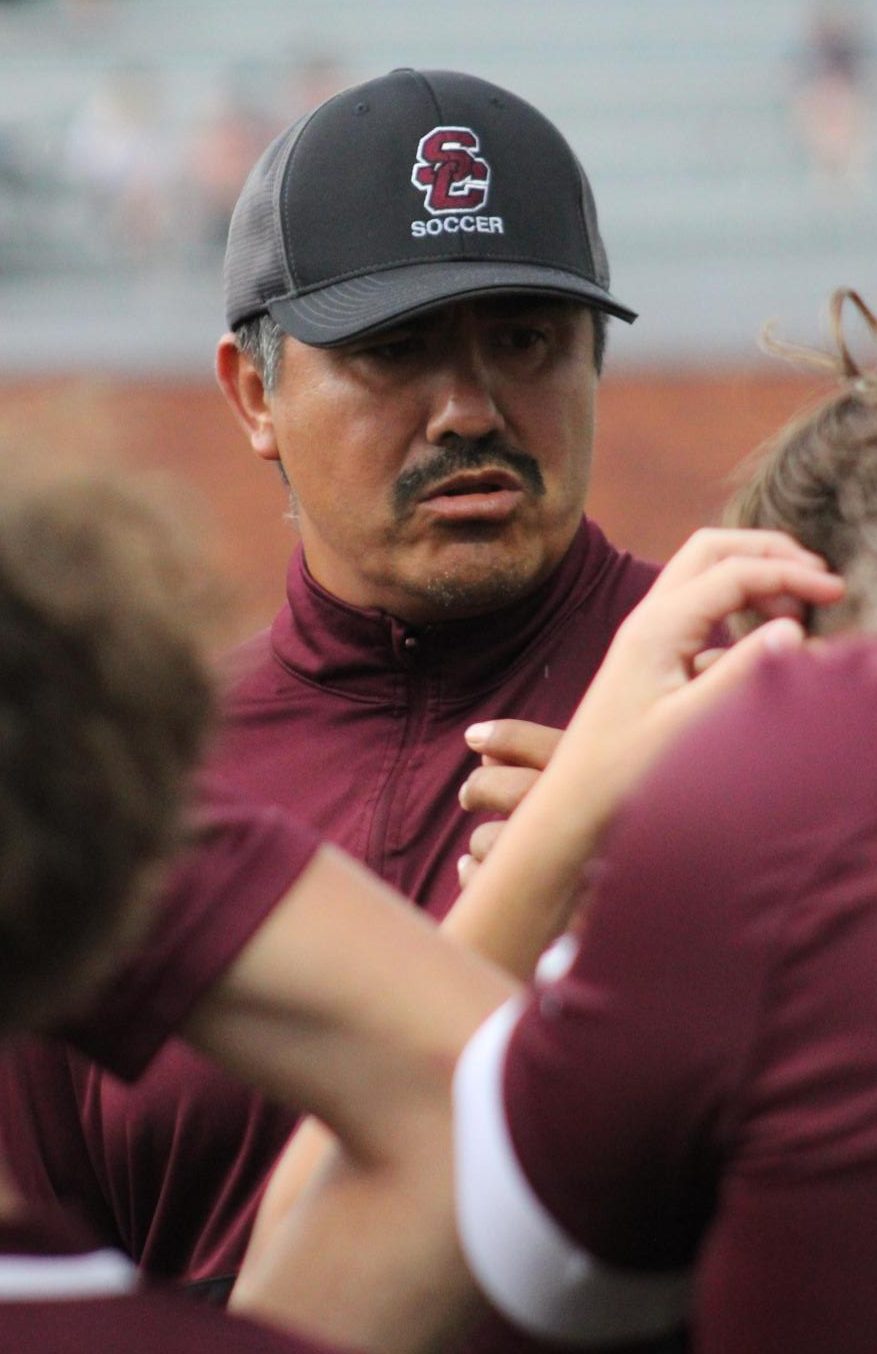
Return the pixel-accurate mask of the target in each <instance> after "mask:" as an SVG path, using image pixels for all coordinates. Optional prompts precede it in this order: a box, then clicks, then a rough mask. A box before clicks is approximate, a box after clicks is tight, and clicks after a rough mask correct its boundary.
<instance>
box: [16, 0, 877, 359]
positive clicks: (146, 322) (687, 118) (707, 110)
mask: <svg viewBox="0 0 877 1354" xmlns="http://www.w3.org/2000/svg"><path fill="white" fill-rule="evenodd" d="M813 8H814V6H813V5H812V4H811V3H808V2H807V0H707V2H706V3H704V0H661V3H660V4H655V3H654V0H612V3H608V4H607V3H605V0H541V3H538V4H534V3H533V0H481V3H475V4H473V3H472V0H444V3H442V4H441V5H438V6H413V5H411V4H410V3H407V0H369V3H367V4H366V3H363V0H331V3H328V2H327V3H316V2H315V0H308V2H307V3H306V2H305V0H17V3H14V4H0V309H2V313H3V315H4V323H3V324H2V326H0V344H2V351H0V359H2V361H3V363H4V366H5V368H6V370H7V371H10V370H19V371H26V370H29V369H31V368H32V367H33V366H34V365H36V366H37V367H40V368H43V367H45V366H47V365H48V366H50V367H51V366H54V365H58V364H60V365H61V366H62V367H69V366H71V365H73V366H76V367H82V366H89V365H94V366H98V367H102V368H106V367H107V366H108V365H109V366H112V367H116V368H123V369H125V368H128V369H132V370H139V371H146V370H153V371H160V370H163V369H164V370H172V371H175V372H180V371H185V370H188V371H191V372H198V371H204V370H205V369H206V368H207V367H209V363H210V353H211V349H212V343H213V340H214V337H215V335H216V333H217V331H218V329H219V327H220V326H221V309H220V297H219V257H220V251H219V248H218V246H217V238H218V236H219V235H221V229H220V226H221V219H222V217H221V204H220V206H219V207H218V208H217V206H216V203H215V202H213V200H212V199H211V197H210V194H211V193H213V194H214V196H216V194H218V193H219V192H220V191H222V192H228V191H230V189H229V184H228V183H219V184H217V183H216V182H215V180H216V178H217V169H216V160H215V158H214V160H212V161H211V158H210V156H211V154H212V155H213V156H214V157H216V156H219V157H220V162H221V163H225V164H226V165H227V175H226V177H227V178H231V179H233V178H234V175H235V174H236V173H237V172H238V171H237V166H238V165H239V164H242V163H245V162H246V159H247V158H249V150H248V144H247V141H246V136H247V135H248V136H250V138H251V140H252V144H253V145H256V144H259V143H260V140H264V139H267V135H268V133H269V131H270V130H271V129H272V128H273V127H274V126H276V125H278V124H282V123H283V122H285V121H286V120H288V118H289V117H290V116H293V115H294V114H295V113H296V112H297V111H298V110H299V108H300V107H302V106H303V105H306V102H307V100H308V99H309V98H314V97H318V96H319V95H320V94H322V93H323V92H324V91H325V90H328V89H331V88H333V87H336V86H337V85H339V84H346V83H351V82H354V81H357V80H359V79H363V78H367V77H369V76H371V75H374V74H378V73H380V72H381V71H383V70H386V69H388V68H390V67H392V66H394V65H402V64H411V65H422V66H430V65H433V66H449V67H455V68H458V69H468V70H472V71H476V72H478V73H480V74H483V75H485V76H487V77H489V78H492V79H495V80H496V81H498V82H499V83H505V84H507V85H509V86H510V87H512V88H514V89H516V90H517V91H519V92H520V93H522V94H524V95H525V96H527V97H529V98H531V99H532V100H533V101H534V102H535V103H537V104H538V105H539V106H540V107H542V108H543V109H545V111H546V112H548V113H549V114H550V115H551V116H552V117H553V118H554V119H555V121H556V122H558V124H559V125H560V126H561V127H562V128H563V130H564V131H565V132H566V134H567V135H568V136H569V138H570V140H571V141H572V142H573V144H574V145H575V146H576V148H577V149H578V151H579V153H580V155H581V158H582V160H583V162H584V163H585V165H586V167H587V169H588V171H589V173H590V175H591V177H592V180H593V183H594V185H595V189H596V193H597V197H598V202H599V205H600V209H601V215H602V221H603V227H604V233H605V235H606V238H607V241H608V244H609V248H610V255H611V258H612V263H613V272H614V286H615V289H616V291H617V292H618V294H619V295H621V296H623V297H624V299H625V300H627V301H629V302H630V303H631V304H633V305H635V306H637V307H638V308H639V310H640V312H641V318H640V320H639V322H638V323H637V325H636V326H635V327H634V329H633V330H632V331H631V332H630V334H628V333H622V332H621V331H620V329H619V332H618V334H617V335H616V336H615V341H614V343H613V352H612V361H613V364H616V363H622V364H623V363H634V364H643V363H649V364H660V365H667V364H675V363H677V362H679V361H680V360H681V361H695V362H697V361H701V362H702V361H704V360H707V361H713V360H716V359H722V358H739V357H740V356H745V355H746V354H752V353H753V352H754V336H755V334H756V332H757V330H758V327H759V325H760V323H761V322H762V320H763V319H764V318H765V317H766V316H767V315H778V316H780V317H781V319H782V321H783V323H784V325H785V326H786V327H788V328H789V329H790V330H791V331H792V332H794V333H795V334H796V336H797V337H807V336H808V335H809V334H810V333H811V332H812V331H813V329H814V317H815V315H816V314H817V311H818V309H819V306H820V304H821V302H822V300H823V298H824V296H825V295H826V293H827V292H828V290H829V289H830V288H831V287H832V286H835V285H837V284H839V283H842V282H843V283H847V284H851V285H858V286H860V287H861V288H862V289H863V290H864V291H866V292H868V293H870V294H871V295H872V296H873V295H874V293H875V292H877V250H875V243H874V242H875V239H877V230H875V226H877V154H875V156H874V158H872V159H871V161H870V163H867V162H866V163H865V164H864V165H863V166H862V169H861V172H859V173H858V174H857V175H856V177H855V181H853V179H852V177H851V178H850V179H849V180H846V179H844V180H841V179H837V180H828V179H826V178H825V176H820V175H819V174H818V173H816V172H814V167H813V165H812V164H811V163H810V162H809V161H808V156H807V152H806V147H805V146H804V145H803V144H802V142H801V140H800V138H799V137H798V136H797V135H796V129H795V126H794V123H793V119H792V117H791V115H790V114H791V101H792V96H793V89H794V80H795V68H796V62H797V61H798V56H799V52H800V49H801V47H802V44H803V43H804V41H805V40H806V36H807V24H808V19H809V16H810V14H811V12H812V11H813ZM858 12H860V13H861V14H862V15H863V16H864V17H867V15H868V14H869V13H870V7H869V6H867V5H865V4H864V3H862V4H860V5H859V6H858ZM873 36H874V35H873V34H870V35H868V34H867V32H866V45H867V42H868V41H870V40H873ZM865 56H866V58H867V60H869V61H870V63H871V67H870V69H871V83H870V86H866V92H867V91H870V95H871V97H870V99H869V101H868V103H867V116H868V119H869V128H868V130H869V132H870V133H871V134H872V140H873V141H875V142H877V135H873V134H874V133H875V131H877V95H875V94H874V89H875V84H877V80H875V76H874V62H873V55H872V53H871V50H870V48H869V49H868V51H867V52H866V53H865ZM230 128H236V129H237V132H238V133H239V135H238V138H237V141H236V142H235V143H234V144H229V138H230ZM223 132H224V134H225V136H226V142H225V143H223V142H222V141H221V139H220V138H221V136H222V134H223ZM211 134H214V135H215V136H216V138H217V139H216V143H215V145H214V146H213V147H212V149H211V150H210V151H208V150H206V149H205V144H206V138H207V137H208V136H209V135H211ZM223 146H224V149H223ZM223 155H224V156H225V161H224V162H223V161H222V158H221V157H222V156H223ZM198 164H201V165H204V166H208V168H207V169H206V170H205V175H204V176H202V175H201V174H200V173H199V172H197V170H196V168H195V166H197V165H198ZM211 164H212V165H213V170H212V171H211V170H210V169H209V166H210V165H211ZM211 172H212V173H213V179H211V180H210V181H209V182H207V183H205V182H203V181H202V178H203V177H205V176H206V177H207V178H208V179H210V173H211ZM219 177H220V178H221V177H222V176H221V173H220V174H219ZM232 195H233V191H232Z"/></svg>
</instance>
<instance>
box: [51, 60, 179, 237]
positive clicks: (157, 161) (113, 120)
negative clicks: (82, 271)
mask: <svg viewBox="0 0 877 1354" xmlns="http://www.w3.org/2000/svg"><path fill="white" fill-rule="evenodd" d="M165 108H166V100H165V98H164V91H163V90H162V88H161V85H160V82H159V81H158V79H157V78H156V76H155V74H154V73H153V72H152V71H151V70H149V69H147V68H146V67H141V66H124V67H117V68H115V69H113V70H111V71H110V72H109V74H108V76H107V77H106V79H105V80H104V81H103V83H101V84H99V85H98V86H97V88H96V89H95V90H94V92H93V94H92V95H91V96H90V97H89V98H88V99H87V100H86V102H85V103H84V104H83V105H82V107H81V108H80V109H79V111H78V113H77V114H76V116H75V117H74V118H73V121H72V123H71V125H70V128H69V131H68V134H67V139H66V145H65V166H66V169H67V172H68V174H69V176H70V178H71V179H72V180H73V181H74V183H78V184H80V185H81V186H82V187H83V188H84V189H86V190H87V191H88V192H89V193H90V195H91V198H92V203H93V206H94V208H95V217H96V221H97V223H98V224H99V225H100V226H102V227H103V229H104V230H105V231H106V234H107V236H108V239H107V243H108V244H109V245H110V246H111V247H112V248H113V249H114V250H118V251H119V253H120V254H121V255H122V256H123V257H126V258H130V259H133V260H135V261H138V260H140V261H142V260H143V259H144V258H145V257H147V258H148V257H149V256H150V255H151V254H153V253H157V252H158V249H159V246H160V244H161V242H162V241H163V239H164V238H165V236H166V235H167V233H168V228H169V224H170V217H171V202H170V185H171V183H172V180H173V178H174V175H175V172H176V169H175V156H174V154H173V147H172V145H171V144H170V139H169V138H167V137H165V136H163V134H162V124H163V120H164V116H165Z"/></svg>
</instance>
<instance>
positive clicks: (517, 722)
mask: <svg viewBox="0 0 877 1354" xmlns="http://www.w3.org/2000/svg"><path fill="white" fill-rule="evenodd" d="M560 735H561V730H560V729H552V728H549V727H548V725H546V724H534V723H532V722H531V721H530V720H526V719H494V720H491V721H489V722H487V723H484V724H472V725H471V726H470V727H469V728H468V729H467V730H466V732H465V734H464V735H463V736H464V737H465V739H466V742H467V743H468V745H469V747H470V748H471V749H472V751H473V752H480V753H481V755H482V758H483V759H484V761H485V765H488V764H493V763H496V762H503V763H506V764H508V765H510V766H529V767H533V768H534V769H535V770H537V771H542V770H543V769H544V768H545V766H547V764H548V759H549V757H550V756H551V754H552V752H553V751H554V749H555V747H556V746H557V743H558V741H559V739H560Z"/></svg>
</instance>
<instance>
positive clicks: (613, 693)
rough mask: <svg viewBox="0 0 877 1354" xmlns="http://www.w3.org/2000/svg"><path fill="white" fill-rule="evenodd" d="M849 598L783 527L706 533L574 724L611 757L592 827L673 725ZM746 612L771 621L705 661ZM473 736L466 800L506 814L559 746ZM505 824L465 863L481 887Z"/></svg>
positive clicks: (673, 572) (682, 559)
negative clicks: (823, 610)
mask: <svg viewBox="0 0 877 1354" xmlns="http://www.w3.org/2000/svg"><path fill="white" fill-rule="evenodd" d="M842 594H843V581H842V580H841V579H840V578H838V577H837V576H836V575H834V574H831V573H829V571H828V569H827V566H826V565H825V562H824V561H823V560H821V559H820V558H819V557H818V556H816V555H814V554H812V553H811V552H810V551H808V550H805V549H804V548H803V547H802V546H800V545H798V544H797V542H795V541H793V540H792V539H791V538H790V537H788V536H786V535H785V534H783V533H782V532H773V531H754V530H724V529H718V528H716V529H703V530H701V531H698V532H696V533H695V534H694V535H693V536H692V537H691V538H690V539H689V540H688V541H687V542H686V543H685V545H684V546H682V548H681V549H680V550H679V551H678V552H677V554H676V555H674V556H673V558H672V559H671V560H670V561H669V563H668V564H667V565H666V566H665V568H664V569H663V571H662V573H661V574H660V575H659V577H658V578H657V579H656V581H655V583H654V584H653V585H652V588H651V589H650V590H649V592H648V593H647V594H646V596H645V597H644V598H643V600H642V601H641V602H640V603H639V605H638V606H637V607H636V608H635V609H634V610H633V611H632V612H631V613H630V615H629V616H628V617H627V619H626V620H625V621H624V622H623V624H622V625H621V626H620V628H619V630H618V632H617V634H616V636H615V639H614V640H613V642H612V645H611V646H610V649H609V651H608V653H607V655H606V658H605V659H604V662H603V665H602V667H601V668H600V670H599V672H598V673H597V675H596V677H595V679H594V681H593V683H592V684H591V687H590V688H589V690H588V692H587V693H586V695H585V698H584V700H583V701H582V704H581V705H580V706H579V710H578V711H577V713H576V716H575V717H574V720H573V726H575V725H576V724H578V725H579V726H584V727H585V728H586V729H587V733H586V734H585V733H582V734H579V735H577V737H579V739H580V740H583V741H584V742H585V743H586V744H587V746H588V748H589V755H592V754H591V752H590V749H593V755H596V752H597V750H598V749H599V753H600V758H601V760H600V765H601V766H602V788H601V792H600V794H599V795H598V796H596V798H595V797H594V796H593V795H591V796H589V802H590V801H591V800H593V803H594V805H596V803H597V800H598V799H599V800H600V802H601V808H600V810H599V815H598V816H595V817H594V820H593V826H594V828H598V827H599V826H601V825H602V822H603V821H604V820H605V819H606V818H607V817H608V816H609V814H610V813H611V811H612V809H613V808H614V806H615V804H616V803H617V801H618V799H619V798H620V796H621V794H622V793H623V792H624V791H625V789H626V788H627V786H628V785H630V783H631V782H632V781H633V780H635V779H636V778H637V776H638V775H639V774H640V772H641V771H642V770H643V769H644V767H645V765H646V764H647V763H648V761H649V760H651V758H652V757H654V756H655V755H656V753H657V752H658V751H659V750H660V748H661V746H663V743H664V742H666V741H667V739H668V738H669V737H670V736H671V734H672V733H673V731H674V730H675V729H677V728H679V727H680V726H681V725H682V724H684V723H686V722H687V721H688V720H690V719H692V718H693V717H694V716H695V715H696V714H697V713H698V712H699V711H700V710H702V709H703V708H705V707H706V706H707V705H708V704H709V703H711V702H712V701H714V700H715V699H716V698H717V697H718V696H719V695H720V694H721V692H723V691H724V690H726V689H727V688H729V687H730V686H732V685H734V684H735V683H736V682H738V681H739V680H741V678H742V677H743V676H744V675H745V674H746V673H747V672H748V671H749V670H750V669H751V668H752V667H753V666H754V664H755V663H756V662H757V661H758V659H759V658H760V657H761V656H762V655H763V654H764V653H765V652H770V651H774V652H775V651H777V650H779V649H783V648H794V647H799V646H800V645H801V644H803V643H804V640H805V638H806V636H805V632H804V628H803V625H802V624H801V618H802V616H803V615H804V612H805V609H806V608H807V607H808V606H811V605H827V604H830V603H831V602H834V601H837V600H838V599H839V598H840V597H841V596H842ZM741 610H755V611H757V612H759V613H760V614H761V615H763V616H764V617H765V624H764V625H762V626H761V627H760V628H758V629H756V630H755V631H753V632H752V633H751V634H749V635H747V636H745V638H743V639H742V640H740V642H739V643H738V644H736V645H734V646H733V647H732V648H730V649H728V650H724V651H719V652H718V653H717V652H716V651H710V654H709V658H710V661H709V662H708V663H705V662H704V661H703V660H704V655H705V651H706V646H707V645H708V644H709V642H710V639H711V636H712V634H713V632H714V631H715V628H716V626H717V625H719V624H721V623H722V622H723V621H725V620H726V619H727V618H728V617H729V616H730V615H732V614H734V613H735V612H737V611H741ZM466 736H467V741H468V742H469V745H470V747H472V748H473V750H475V751H478V752H481V754H482V766H481V767H479V768H477V769H476V770H475V771H474V772H473V773H472V774H471V775H470V777H469V778H468V780H467V781H466V782H465V784H464V786H463V787H462V789H461V803H462V804H463V807H464V808H466V809H470V810H473V811H474V810H476V809H477V810H479V811H486V812H492V813H496V814H503V815H507V814H509V813H511V812H512V811H513V810H514V809H515V808H516V807H517V806H518V805H519V804H521V802H522V801H523V800H524V798H525V797H526V796H527V795H528V794H529V792H530V791H531V790H532V788H533V786H534V784H535V783H536V781H537V780H538V779H539V778H540V773H541V771H542V770H543V769H544V768H545V766H546V765H547V763H548V760H549V758H550V757H551V756H552V754H553V752H554V750H555V748H556V747H557V746H558V742H559V734H558V732H557V731H556V730H552V729H547V728H544V727H543V726H540V725H536V724H527V723H525V722H523V721H515V720H496V721H493V722H492V723H491V722H487V723H484V724H480V725H475V726H473V728H472V729H470V730H468V731H467V735H466ZM563 741H564V742H565V741H567V740H563ZM595 765H596V762H595ZM593 811H594V812H595V814H596V809H594V810H593ZM503 827H504V823H503V822H502V821H499V822H496V821H494V822H490V823H486V824H483V825H481V826H479V827H478V828H476V829H475V830H474V832H473V834H472V837H471V839H470V848H469V854H468V856H464V857H463V858H462V860H461V862H460V863H459V866H458V871H459V874H460V882H461V884H463V885H465V886H468V885H470V884H471V882H472V880H473V879H474V878H475V876H476V875H477V873H478V869H479V867H480V865H481V863H482V862H483V861H484V860H485V859H486V857H487V855H488V854H489V853H490V852H491V851H492V850H493V848H494V846H495V845H496V842H497V841H498V840H499V838H500V836H501V835H502V832H503Z"/></svg>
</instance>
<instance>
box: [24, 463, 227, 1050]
mask: <svg viewBox="0 0 877 1354" xmlns="http://www.w3.org/2000/svg"><path fill="white" fill-rule="evenodd" d="M205 596H206V593H205V590H204V588H203V587H202V586H201V581H200V579H199V578H198V576H197V573H196V572H194V571H193V565H192V561H191V560H190V559H189V557H188V554H187V551H186V549H185V548H184V544H183V541H182V540H181V539H179V538H178V536H177V534H176V533H175V530H174V529H173V528H172V527H171V525H170V523H169V522H168V520H167V519H166V516H165V514H164V512H163V511H162V510H161V508H160V507H159V506H158V504H157V503H156V502H154V501H152V500H151V499H149V498H147V497H145V496H144V494H143V493H141V492H135V491H134V490H133V489H132V488H131V487H130V486H127V485H126V484H124V483H123V482H121V481H119V480H118V479H116V478H112V477H108V476H106V475H94V474H89V475H80V476H75V475H73V476H71V475H67V476H65V477H64V478H62V479H61V480H60V481H56V482H53V483H48V484H45V483H44V484H42V485H36V486H35V485H34V484H30V485H27V484H23V485H18V486H16V485H15V484H14V483H10V481H9V480H8V479H7V480H6V481H5V483H4V493H3V497H2V501H0V1028H9V1027H11V1026H16V1025H20V1024H29V1023H32V1021H33V1020H35V1019H38V1018H42V1016H43V1015H45V1014H47V1013H53V1012H54V1009H55V1008H56V1006H57V1004H58V999H59V997H60V996H62V995H63V994H64V993H65V992H67V990H68V988H69V986H70V984H71V982H72V981H73V980H74V979H75V978H76V976H77V974H78V973H79V971H80V970H81V968H82V966H83V965H88V964H89V963H90V960H91V957H92V955H93V953H94V951H95V947H100V946H101V945H106V943H107V940H108V938H109V937H112V935H113V934H114V933H115V932H116V931H117V930H118V928H119V925H120V922H121V921H122V919H123V918H124V917H125V914H126V909H130V908H131V905H132V899H134V898H136V897H137V896H139V893H140V892H141V891H142V890H143V889H144V888H145V885H146V881H147V879H148V878H150V877H151V876H152V874H153V872H154V871H155V867H156V864H157V862H159V861H161V860H163V859H164V858H165V857H166V856H168V855H169V854H170V852H172V850H173V848H174V845H175V843H176V840H177V834H178V830H179V823H180V811H181V806H182V804H183V801H184V798H185V793H186V774H187V772H188V771H189V769H190V768H191V767H192V765H193V762H194V761H195V759H196V757H197V755H198V752H199V750H200V748H201V746H202V743H203V740H204V737H205V733H206V731H207V728H208V726H209V722H210V713H211V707H212V701H213V696H212V679H211V676H210V672H209V665H208V662H207V659H206V657H205V654H204V652H203V647H202V640H201V638H200V636H201V635H202V634H203V633H204V630H203V628H202V627H201V626H200V624H199V621H198V617H199V616H200V615H201V614H203V606H202V599H203V598H204V597H205Z"/></svg>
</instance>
